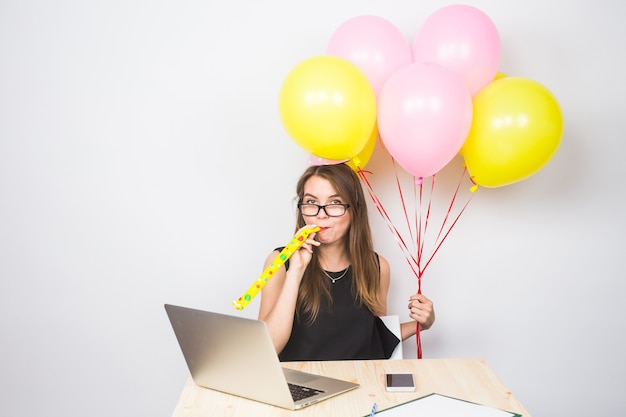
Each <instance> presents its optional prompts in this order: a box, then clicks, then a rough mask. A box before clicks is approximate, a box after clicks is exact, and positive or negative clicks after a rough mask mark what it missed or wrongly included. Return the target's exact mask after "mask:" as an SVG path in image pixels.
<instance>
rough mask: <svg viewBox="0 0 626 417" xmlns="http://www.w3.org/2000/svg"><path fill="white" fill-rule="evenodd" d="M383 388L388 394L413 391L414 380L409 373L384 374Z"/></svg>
mask: <svg viewBox="0 0 626 417" xmlns="http://www.w3.org/2000/svg"><path fill="white" fill-rule="evenodd" d="M385 378H386V381H385V388H386V389H387V391H389V392H398V391H415V380H414V379H413V374H412V373H411V372H390V373H387V374H385Z"/></svg>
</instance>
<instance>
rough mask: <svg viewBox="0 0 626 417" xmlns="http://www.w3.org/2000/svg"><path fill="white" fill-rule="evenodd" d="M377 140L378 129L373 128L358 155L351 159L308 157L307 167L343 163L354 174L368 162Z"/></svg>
mask: <svg viewBox="0 0 626 417" xmlns="http://www.w3.org/2000/svg"><path fill="white" fill-rule="evenodd" d="M377 139H378V129H376V128H374V130H373V131H372V134H371V136H370V138H369V140H368V141H367V143H366V144H365V147H364V148H363V149H362V150H361V152H359V154H358V155H357V156H356V157H354V158H352V159H340V160H334V159H325V158H320V157H317V156H315V155H309V159H308V162H309V165H336V164H343V163H345V164H346V165H348V166H349V167H350V168H352V169H353V170H354V172H359V168H360V169H363V168H364V167H365V165H367V163H368V162H369V160H370V158H371V157H372V154H373V153H374V148H375V147H376V141H377Z"/></svg>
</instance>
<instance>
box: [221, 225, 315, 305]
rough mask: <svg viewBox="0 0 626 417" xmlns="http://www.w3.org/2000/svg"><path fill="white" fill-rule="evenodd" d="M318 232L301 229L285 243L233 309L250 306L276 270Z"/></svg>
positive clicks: (235, 303)
mask: <svg viewBox="0 0 626 417" xmlns="http://www.w3.org/2000/svg"><path fill="white" fill-rule="evenodd" d="M319 230H320V228H319V227H318V226H316V227H313V228H306V229H303V230H302V231H301V232H300V233H298V234H296V235H295V236H294V237H293V239H291V240H290V241H289V243H287V245H286V246H285V248H284V249H283V250H282V251H280V253H279V254H278V256H277V257H276V258H275V259H274V260H273V261H272V263H271V264H269V266H268V267H267V268H266V269H265V271H263V273H262V274H261V276H260V277H259V278H257V280H256V281H254V283H253V284H252V285H251V286H250V288H248V291H246V292H245V293H244V294H243V295H242V296H241V297H239V298H238V299H237V300H235V301H233V303H232V304H233V307H235V308H236V309H237V310H243V309H244V308H245V307H246V306H247V305H248V304H250V301H252V299H253V298H254V297H255V296H256V295H257V294H258V293H259V291H261V290H262V289H263V287H264V286H265V284H267V281H269V280H270V279H271V278H272V277H273V276H274V273H275V272H276V271H278V268H280V267H281V266H282V265H283V264H284V263H285V262H286V261H287V259H289V258H290V257H291V255H293V253H294V252H295V251H296V250H298V248H299V247H300V246H302V244H303V243H304V241H305V240H306V239H307V237H309V235H310V234H311V233H316V232H319Z"/></svg>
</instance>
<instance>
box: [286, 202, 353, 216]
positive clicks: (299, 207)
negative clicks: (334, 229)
mask: <svg viewBox="0 0 626 417" xmlns="http://www.w3.org/2000/svg"><path fill="white" fill-rule="evenodd" d="M302 206H316V207H317V213H315V214H304V213H303V212H302ZM328 206H334V207H337V206H341V207H343V213H341V214H330V213H328V211H326V207H328ZM349 208H350V204H345V203H344V204H336V203H335V204H326V205H323V206H320V205H319V204H313V203H298V210H300V214H302V215H303V216H307V217H315V216H317V215H318V214H320V210H324V213H326V215H327V216H328V217H341V216H343V215H345V214H346V212H347V211H348V209H349Z"/></svg>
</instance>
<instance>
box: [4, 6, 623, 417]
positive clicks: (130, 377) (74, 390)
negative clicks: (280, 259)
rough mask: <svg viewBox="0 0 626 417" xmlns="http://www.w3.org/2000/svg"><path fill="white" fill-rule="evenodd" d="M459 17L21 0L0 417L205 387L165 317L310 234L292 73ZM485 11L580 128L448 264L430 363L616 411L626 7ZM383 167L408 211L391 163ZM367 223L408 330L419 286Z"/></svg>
mask: <svg viewBox="0 0 626 417" xmlns="http://www.w3.org/2000/svg"><path fill="white" fill-rule="evenodd" d="M446 4H448V2H444V1H400V0H397V1H387V2H381V1H373V0H359V1H356V0H351V1H343V2H338V1H329V0H321V1H317V2H312V3H302V2H295V1H287V0H282V1H280V0H270V1H264V2H253V1H249V2H241V1H239V2H234V1H229V2H220V3H219V4H218V3H217V2H215V1H213V2H206V1H198V0H179V1H161V2H153V1H139V0H134V1H132V0H131V1H128V0H125V1H119V0H107V1H91V2H82V1H76V0H65V1H41V0H39V1H37V0H31V1H11V0H7V1H3V2H2V4H1V5H0V282H1V284H0V285H1V287H0V330H1V332H2V333H1V334H2V336H1V338H2V343H1V348H0V351H1V352H2V354H1V355H0V384H1V385H0V414H1V415H6V416H12V417H18V416H33V415H49V416H85V415H89V416H93V417H97V416H118V417H120V416H133V417H137V416H146V417H148V416H150V417H155V416H168V415H171V412H172V410H173V408H174V406H175V403H176V401H177V399H178V396H179V394H180V391H181V389H182V386H183V384H184V382H185V380H186V378H187V375H188V373H187V369H186V367H185V365H184V362H183V359H182V356H181V354H180V351H179V349H178V346H177V345H176V342H175V339H174V336H173V334H172V331H171V328H170V327H169V323H168V321H167V318H166V315H165V313H164V311H163V303H166V302H167V303H175V304H182V305H187V306H193V307H199V308H206V309H212V310H217V311H222V312H226V313H232V314H241V313H238V312H236V311H234V310H233V309H232V307H231V306H230V302H231V300H232V299H234V298H235V297H237V296H239V295H240V293H241V292H242V291H243V290H245V289H246V288H247V287H248V285H249V284H250V283H251V282H252V281H253V280H254V279H256V277H257V276H258V274H259V273H260V272H261V265H262V262H263V259H264V258H265V256H266V255H267V254H268V252H269V251H270V250H271V249H272V248H273V247H275V246H278V245H280V244H283V243H285V242H286V241H287V240H288V239H289V238H290V237H291V233H292V230H293V220H294V219H293V217H294V216H293V207H292V201H291V199H292V197H293V195H294V187H295V181H296V178H297V176H298V175H299V173H300V172H301V171H302V170H303V169H304V168H305V166H306V157H307V155H306V153H305V152H304V151H303V150H302V149H301V148H300V147H298V146H297V145H296V144H295V142H293V141H292V140H291V139H290V138H289V137H288V136H287V135H286V133H285V131H284V129H283V127H282V124H281V123H280V120H279V115H278V111H277V94H278V90H279V88H280V85H281V82H282V80H283V77H284V76H285V75H286V74H287V73H288V71H289V70H290V69H291V68H292V67H293V66H294V65H296V64H297V63H298V62H300V61H301V60H302V59H305V58H308V57H310V56H313V55H317V54H321V53H323V52H324V50H325V46H326V42H327V41H328V39H329V36H330V34H331V33H332V31H333V30H334V29H335V28H336V27H337V26H338V25H340V24H341V23H342V22H344V21H345V20H347V19H349V18H351V17H354V16H357V15H361V14H374V15H378V16H381V17H384V18H386V19H388V20H390V21H392V22H393V23H394V24H396V25H397V26H398V27H399V28H400V29H401V30H402V31H403V32H404V33H405V34H406V36H407V39H408V40H410V41H412V39H413V37H414V35H415V33H416V31H417V29H418V28H419V25H420V24H421V22H423V20H424V19H425V18H426V17H427V16H428V15H429V14H430V13H431V12H433V11H434V10H436V9H438V8H439V7H442V6H444V5H446ZM471 4H473V5H475V6H477V7H479V8H481V9H482V10H483V11H485V12H486V13H487V14H488V15H489V16H490V17H491V18H492V20H493V21H494V23H495V24H496V26H497V27H498V29H499V31H500V35H501V39H502V46H503V56H502V63H501V71H503V72H505V73H507V74H509V75H519V76H523V77H528V78H532V79H535V80H537V81H539V82H541V83H542V84H544V85H545V86H546V87H548V88H549V89H550V90H551V91H552V92H553V93H554V94H555V96H556V97H557V99H558V100H559V103H560V105H561V107H562V110H563V114H564V119H565V132H564V136H563V141H562V145H561V147H560V149H559V150H558V152H557V154H556V155H555V156H554V158H553V159H552V160H551V161H550V163H549V164H548V165H547V166H546V167H545V168H544V169H543V170H541V171H540V172H539V173H538V174H536V175H534V176H533V177H531V178H529V179H527V180H525V181H522V182H520V183H518V184H515V185H512V186H508V187H501V188H496V189H482V188H481V189H479V190H478V192H477V193H476V194H475V195H474V197H473V199H472V201H471V203H470V205H469V207H468V210H467V211H466V212H465V213H464V214H463V216H462V217H461V219H460V220H459V223H458V224H457V226H455V228H454V230H453V232H452V234H451V235H450V237H449V238H448V240H446V241H445V243H444V245H443V246H442V248H441V250H440V251H439V252H438V253H437V255H436V257H435V258H434V260H433V263H432V264H431V266H429V269H428V271H427V273H426V276H425V278H424V282H423V289H424V292H425V293H426V294H428V295H429V296H430V297H431V298H432V299H434V300H435V303H436V312H437V323H436V325H435V327H434V328H433V329H431V330H429V331H428V332H425V333H424V334H423V345H424V357H426V358H437V357H474V356H478V357H483V358H485V359H486V360H487V362H488V363H489V364H490V365H491V366H492V367H493V368H494V369H495V371H496V372H497V373H498V375H499V376H500V377H501V379H502V380H503V382H504V383H505V384H506V385H507V386H508V387H509V388H510V389H511V391H512V392H513V394H514V395H515V396H516V397H518V399H519V400H520V401H521V402H522V403H523V404H524V405H525V407H526V408H527V409H528V410H529V412H530V413H532V414H533V415H535V416H555V415H569V416H588V415H616V414H619V411H623V405H622V404H623V393H624V392H626V383H625V382H624V381H625V380H624V378H623V375H624V374H626V366H625V361H624V358H623V352H624V351H625V350H626V346H625V342H624V338H623V333H624V324H623V318H624V313H625V312H626V309H625V307H624V306H625V304H626V303H624V302H623V300H622V299H623V297H624V293H625V292H626V291H625V290H626V285H625V283H624V282H625V280H624V278H625V274H624V272H623V271H622V265H623V256H624V244H623V243H622V241H621V238H622V236H623V234H624V232H625V231H626V230H625V229H626V227H625V222H624V214H623V213H624V202H625V197H624V183H623V178H624V172H623V166H624V163H623V160H624V151H623V149H624V147H623V145H622V144H621V143H620V141H622V140H623V139H624V128H623V126H624V115H623V102H624V97H626V88H625V87H624V85H625V83H624V82H623V80H624V77H623V68H624V45H623V42H624V39H626V29H625V28H626V26H625V25H624V24H623V21H622V19H623V16H624V15H625V12H626V6H624V3H621V2H613V1H609V0H604V1H590V0H585V1H583V0H578V1H565V0H559V1H551V2H548V1H545V0H542V1H538V0H531V1H523V2H522V1H518V2H512V1H507V2H503V1H498V0H484V1H475V2H471ZM456 163H459V161H456V162H455V164H451V165H450V166H448V167H446V169H444V171H443V172H442V173H441V178H443V180H441V183H442V184H443V186H442V187H440V188H439V189H440V190H442V192H443V194H444V195H439V196H436V197H435V200H436V201H438V202H439V203H440V204H444V205H445V204H446V203H447V202H448V201H449V198H450V197H449V195H445V192H447V191H450V189H451V188H452V187H453V186H454V184H455V181H457V179H456V178H457V175H458V172H459V171H458V165H456ZM367 168H368V169H369V170H371V171H373V172H374V175H373V177H374V178H375V179H374V180H373V182H374V186H375V187H376V188H377V189H378V190H379V191H380V195H381V196H383V197H384V203H385V205H386V207H387V208H389V209H391V210H397V209H398V208H399V199H398V197H397V195H395V194H394V193H393V190H394V188H393V187H395V185H393V182H392V180H391V179H392V178H393V175H394V170H393V168H392V167H391V165H390V161H389V159H388V156H386V155H385V154H384V153H383V152H382V150H380V149H379V150H378V151H377V153H376V154H375V155H374V157H373V158H372V160H371V161H370V164H368V167H367ZM395 221H396V222H397V223H398V224H399V225H400V224H401V223H402V221H401V219H396V220H395ZM372 223H373V226H374V229H375V232H376V246H377V250H378V251H379V252H380V253H381V254H383V255H385V256H387V257H388V258H389V260H390V261H391V263H392V268H393V269H392V279H393V283H392V288H391V295H390V302H391V303H390V304H391V308H390V310H391V311H390V312H391V313H398V314H404V312H405V304H406V302H405V300H406V297H407V296H408V294H410V293H411V292H413V291H414V290H415V287H416V284H415V278H414V277H413V275H412V274H411V272H410V270H409V268H408V266H407V265H406V262H405V261H404V258H403V255H402V252H401V251H400V249H399V248H398V246H397V245H396V243H395V241H394V240H393V238H392V236H391V233H390V232H389V231H388V230H387V228H386V226H385V224H384V222H383V221H382V219H381V218H380V216H378V214H377V213H376V212H372ZM257 307H258V303H253V304H252V305H251V306H250V308H249V309H247V310H246V311H245V312H244V313H243V315H244V316H250V317H254V316H255V315H256V308H257ZM404 350H405V353H407V354H408V355H413V356H415V342H414V340H409V341H407V342H405V349H404Z"/></svg>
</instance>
